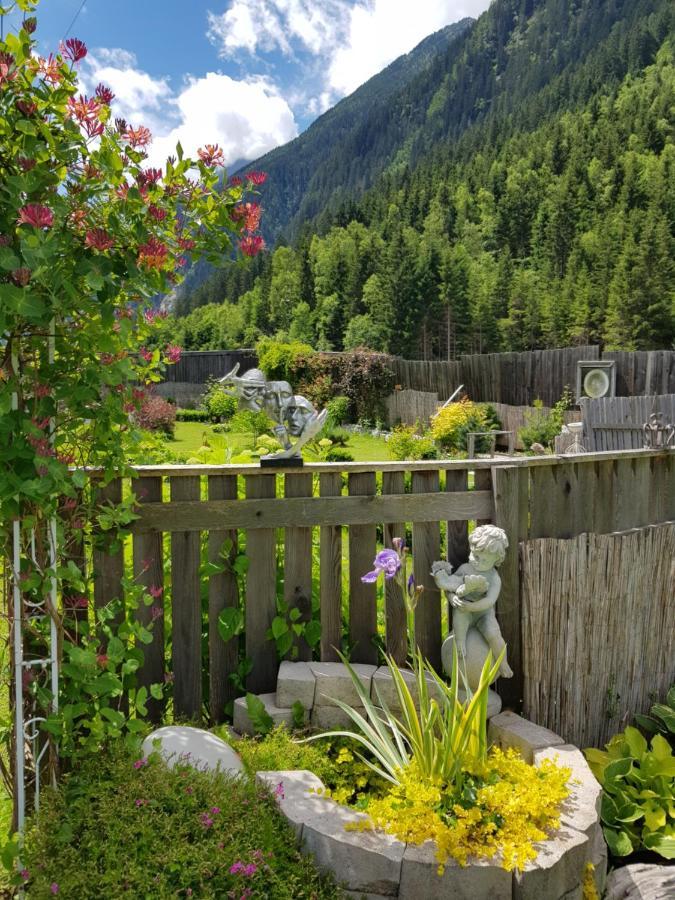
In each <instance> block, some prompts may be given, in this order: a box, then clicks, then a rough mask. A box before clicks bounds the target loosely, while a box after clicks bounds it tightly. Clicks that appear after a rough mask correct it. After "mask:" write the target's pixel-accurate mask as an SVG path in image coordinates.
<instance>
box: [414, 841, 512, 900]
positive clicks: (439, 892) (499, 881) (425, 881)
mask: <svg viewBox="0 0 675 900" xmlns="http://www.w3.org/2000/svg"><path fill="white" fill-rule="evenodd" d="M511 881H512V878H511V873H510V872H507V871H506V869H503V868H502V867H501V866H500V865H499V863H498V862H491V861H490V860H472V861H471V864H470V865H468V866H460V865H459V864H458V863H456V862H455V861H454V860H448V862H447V863H445V869H444V872H443V874H442V875H439V874H438V862H437V860H436V845H435V844H434V843H433V841H426V842H425V843H424V844H419V845H415V844H408V845H407V847H406V850H405V853H404V854H403V864H402V866H401V886H400V888H399V894H398V896H399V898H400V900H421V898H424V900H445V898H448V897H452V898H453V900H482V898H486V900H488V898H489V900H511Z"/></svg>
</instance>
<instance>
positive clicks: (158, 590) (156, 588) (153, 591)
mask: <svg viewBox="0 0 675 900" xmlns="http://www.w3.org/2000/svg"><path fill="white" fill-rule="evenodd" d="M148 593H149V594H150V596H151V597H154V598H155V600H158V599H159V598H160V597H161V596H162V594H163V593H164V588H163V587H162V586H161V585H159V584H153V585H151V586H150V587H149V588H148Z"/></svg>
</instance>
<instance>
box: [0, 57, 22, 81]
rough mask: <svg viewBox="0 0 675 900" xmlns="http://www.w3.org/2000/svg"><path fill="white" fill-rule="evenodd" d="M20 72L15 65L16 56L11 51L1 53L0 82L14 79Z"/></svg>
mask: <svg viewBox="0 0 675 900" xmlns="http://www.w3.org/2000/svg"><path fill="white" fill-rule="evenodd" d="M18 74H19V72H18V69H17V68H16V67H15V66H14V57H13V56H12V54H11V53H0V84H6V83H8V82H10V81H14V79H15V78H16V76H17V75H18Z"/></svg>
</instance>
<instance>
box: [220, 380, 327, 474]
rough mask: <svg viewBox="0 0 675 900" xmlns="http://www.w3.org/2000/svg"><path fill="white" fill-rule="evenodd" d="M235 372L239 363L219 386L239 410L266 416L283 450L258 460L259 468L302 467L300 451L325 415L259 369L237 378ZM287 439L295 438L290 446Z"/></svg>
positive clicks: (304, 398)
mask: <svg viewBox="0 0 675 900" xmlns="http://www.w3.org/2000/svg"><path fill="white" fill-rule="evenodd" d="M238 371H239V363H237V364H236V366H235V367H234V368H233V369H232V371H231V372H228V373H227V375H224V376H223V377H222V378H221V379H220V383H221V384H222V385H223V387H224V388H225V390H227V391H228V393H231V394H233V395H234V396H235V397H236V398H237V399H238V401H239V406H240V407H241V409H248V410H250V411H251V412H256V413H257V412H263V411H264V412H265V413H267V415H268V416H269V417H270V419H272V421H273V422H275V426H274V433H275V435H276V436H277V439H278V440H279V443H280V444H281V445H282V448H283V449H282V450H279V451H278V452H277V453H272V454H270V455H269V456H263V457H261V459H260V464H261V465H262V466H265V465H283V464H284V463H286V464H290V465H302V456H301V455H300V451H301V450H302V448H303V447H304V445H305V444H306V443H307V442H308V441H311V439H312V438H313V437H315V436H316V435H317V434H318V433H319V432H320V431H321V429H322V428H323V425H324V423H325V421H326V418H327V417H328V411H327V410H325V409H324V410H323V411H322V412H320V413H319V412H317V411H316V409H315V408H314V406H313V405H312V403H310V401H309V400H308V399H307V398H306V397H302V396H300V395H297V394H296V395H294V394H293V388H292V387H291V386H290V384H289V383H288V382H287V381H267V380H266V379H265V375H264V374H263V372H261V371H260V369H249V371H248V372H245V373H244V374H243V375H242V376H241V377H238V376H237V372H238ZM291 437H294V438H296V441H295V443H294V444H292V443H291V440H290V438H291Z"/></svg>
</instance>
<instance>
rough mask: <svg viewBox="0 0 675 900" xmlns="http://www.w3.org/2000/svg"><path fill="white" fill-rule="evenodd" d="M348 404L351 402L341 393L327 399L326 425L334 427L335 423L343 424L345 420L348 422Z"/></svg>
mask: <svg viewBox="0 0 675 900" xmlns="http://www.w3.org/2000/svg"><path fill="white" fill-rule="evenodd" d="M350 406H351V403H350V401H349V397H345V396H344V395H342V394H340V395H339V396H338V397H333V399H332V400H329V401H328V403H327V404H326V409H327V410H328V427H329V428H334V427H335V426H336V425H343V424H344V423H345V422H348V421H349V407H350Z"/></svg>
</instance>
